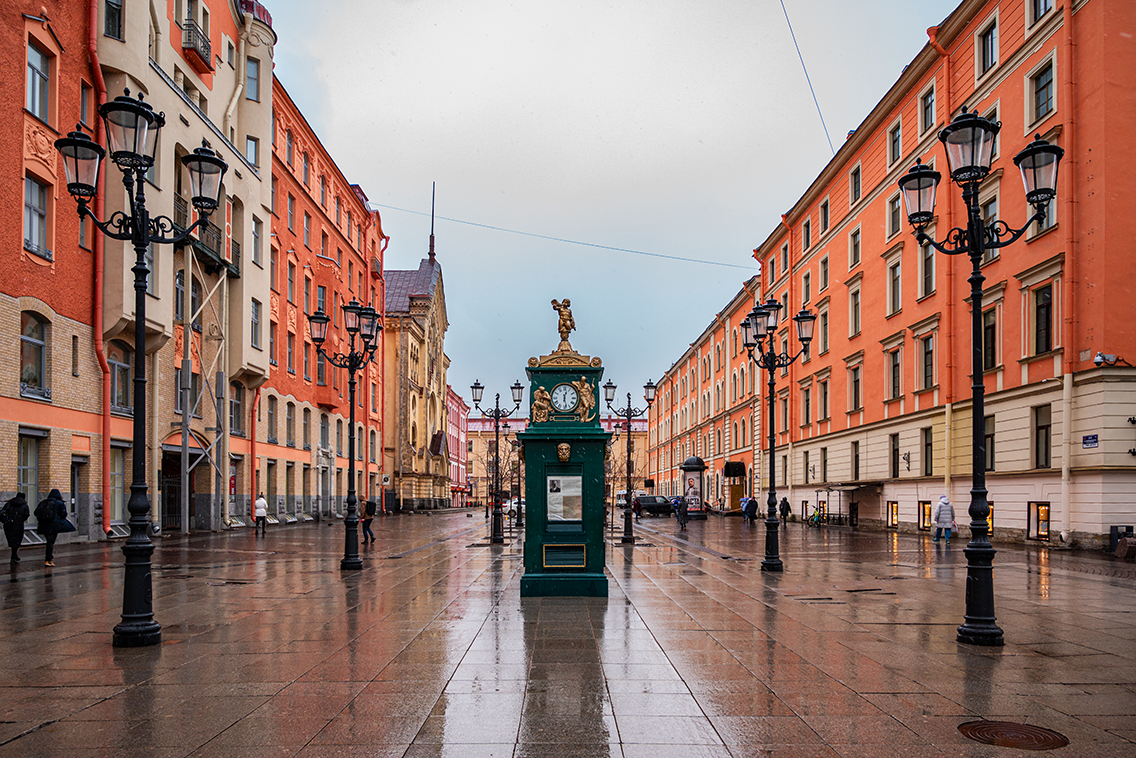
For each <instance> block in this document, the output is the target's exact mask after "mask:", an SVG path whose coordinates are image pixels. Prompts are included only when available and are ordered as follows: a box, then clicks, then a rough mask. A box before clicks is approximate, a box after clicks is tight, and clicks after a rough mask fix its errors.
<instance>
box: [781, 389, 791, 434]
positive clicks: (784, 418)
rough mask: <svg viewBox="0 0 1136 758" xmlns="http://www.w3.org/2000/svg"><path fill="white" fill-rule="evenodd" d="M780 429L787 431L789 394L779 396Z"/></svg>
mask: <svg viewBox="0 0 1136 758" xmlns="http://www.w3.org/2000/svg"><path fill="white" fill-rule="evenodd" d="M781 431H783V432H787V431H789V396H788V395H785V396H783V397H782V398H781Z"/></svg>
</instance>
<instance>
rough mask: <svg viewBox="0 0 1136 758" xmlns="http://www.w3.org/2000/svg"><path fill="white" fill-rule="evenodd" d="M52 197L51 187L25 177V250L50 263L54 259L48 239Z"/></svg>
mask: <svg viewBox="0 0 1136 758" xmlns="http://www.w3.org/2000/svg"><path fill="white" fill-rule="evenodd" d="M50 197H51V188H50V187H48V186H47V185H46V184H43V183H42V182H40V181H39V180H38V179H35V178H33V177H30V176H25V177H24V249H25V250H27V251H28V252H30V253H35V254H36V255H38V256H40V257H41V258H46V259H47V260H49V261H50V260H52V259H53V254H52V252H51V249H50V248H49V247H48V239H47V219H48V201H49V198H50Z"/></svg>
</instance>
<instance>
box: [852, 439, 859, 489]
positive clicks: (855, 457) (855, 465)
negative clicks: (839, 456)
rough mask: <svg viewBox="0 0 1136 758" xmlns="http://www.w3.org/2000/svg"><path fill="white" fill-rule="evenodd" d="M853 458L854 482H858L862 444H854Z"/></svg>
mask: <svg viewBox="0 0 1136 758" xmlns="http://www.w3.org/2000/svg"><path fill="white" fill-rule="evenodd" d="M851 453H852V455H851V458H852V461H851V463H852V480H853V481H856V480H858V479H859V478H860V443H859V442H853V443H852V450H851Z"/></svg>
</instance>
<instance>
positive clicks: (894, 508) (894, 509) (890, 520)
mask: <svg viewBox="0 0 1136 758" xmlns="http://www.w3.org/2000/svg"><path fill="white" fill-rule="evenodd" d="M887 525H888V527H889V528H891V529H898V528H899V502H898V501H895V500H889V501H888V504H887Z"/></svg>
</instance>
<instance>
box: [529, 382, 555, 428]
mask: <svg viewBox="0 0 1136 758" xmlns="http://www.w3.org/2000/svg"><path fill="white" fill-rule="evenodd" d="M551 410H552V396H551V395H549V394H548V390H546V389H545V388H544V387H537V388H536V392H534V393H533V402H532V420H533V423H534V424H543V423H544V422H545V421H548V413H549V411H551Z"/></svg>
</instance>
